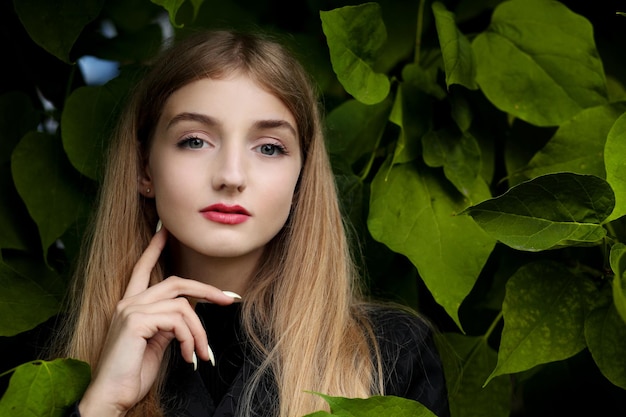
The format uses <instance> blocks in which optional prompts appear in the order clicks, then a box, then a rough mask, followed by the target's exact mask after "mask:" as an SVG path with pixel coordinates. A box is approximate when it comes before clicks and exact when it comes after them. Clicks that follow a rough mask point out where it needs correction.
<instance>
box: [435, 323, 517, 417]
mask: <svg viewBox="0 0 626 417" xmlns="http://www.w3.org/2000/svg"><path fill="white" fill-rule="evenodd" d="M438 339H441V341H439V340H438V343H437V346H438V350H439V352H440V355H441V356H442V362H443V366H444V372H445V375H446V385H447V387H448V399H449V402H450V414H451V415H453V416H455V417H473V416H489V417H508V416H509V413H510V398H511V380H510V378H507V377H504V376H502V377H497V378H494V379H493V380H492V381H491V383H490V384H489V385H488V386H486V387H482V385H483V383H484V382H485V380H486V379H487V377H488V376H489V374H490V373H491V371H492V370H493V369H494V367H495V366H496V362H497V360H498V356H497V353H496V352H495V351H494V350H493V349H492V348H491V347H489V345H488V344H487V343H486V340H485V338H483V337H473V336H464V335H461V334H458V333H444V334H442V335H440V336H438Z"/></svg>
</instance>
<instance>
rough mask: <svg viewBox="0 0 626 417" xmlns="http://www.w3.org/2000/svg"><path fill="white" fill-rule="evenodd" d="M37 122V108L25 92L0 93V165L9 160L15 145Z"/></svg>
mask: <svg viewBox="0 0 626 417" xmlns="http://www.w3.org/2000/svg"><path fill="white" fill-rule="evenodd" d="M38 122H39V115H38V113H37V110H36V109H35V107H34V106H33V103H32V101H31V100H30V98H29V97H28V96H27V95H26V94H24V93H21V92H17V91H15V92H10V93H6V94H2V95H0V165H2V164H3V163H5V162H9V161H10V160H11V152H13V148H15V145H17V143H18V142H19V141H20V139H21V138H22V136H24V135H25V134H26V132H28V131H29V130H33V129H35V128H36V127H37V123H38Z"/></svg>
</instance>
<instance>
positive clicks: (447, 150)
mask: <svg viewBox="0 0 626 417" xmlns="http://www.w3.org/2000/svg"><path fill="white" fill-rule="evenodd" d="M422 147H423V149H424V162H426V164H427V165H428V166H430V167H443V172H444V174H445V176H446V178H447V179H448V180H450V182H451V183H452V184H454V186H455V187H456V189H457V190H459V192H460V193H461V194H463V195H464V196H467V197H469V196H470V193H471V191H472V188H473V186H474V183H475V182H476V180H477V179H478V176H479V175H480V169H481V156H480V148H479V147H478V142H477V141H476V139H475V138H474V137H473V136H472V135H471V134H470V133H469V132H459V131H458V130H457V129H456V128H455V129H442V130H439V131H433V132H430V133H428V134H426V135H424V137H423V138H422Z"/></svg>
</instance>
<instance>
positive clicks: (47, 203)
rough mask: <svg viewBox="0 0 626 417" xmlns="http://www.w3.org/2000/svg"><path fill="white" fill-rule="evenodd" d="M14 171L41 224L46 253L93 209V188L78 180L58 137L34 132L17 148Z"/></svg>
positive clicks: (25, 198) (16, 179)
mask: <svg viewBox="0 0 626 417" xmlns="http://www.w3.org/2000/svg"><path fill="white" fill-rule="evenodd" d="M11 171H12V173H13V179H14V181H15V186H16V188H17V191H18V193H19V194H20V196H21V197H22V200H24V203H26V207H27V208H28V212H29V213H30V216H31V217H32V218H33V220H35V223H37V227H38V229H39V237H40V239H41V245H42V249H43V251H44V253H45V252H46V250H47V249H48V247H49V246H50V245H52V243H54V241H55V240H56V239H57V238H58V237H59V236H61V235H62V234H63V233H64V232H65V230H66V229H67V228H68V227H69V226H70V225H71V224H72V223H74V222H75V221H76V220H77V219H78V218H80V217H81V216H84V215H86V213H87V210H88V209H89V203H88V200H89V199H90V197H89V195H88V194H87V195H86V193H87V192H88V191H89V190H86V189H85V186H84V184H80V183H79V182H78V178H77V177H76V174H75V171H74V170H73V169H72V167H71V166H70V164H69V163H68V161H67V159H66V156H65V154H64V153H63V149H62V147H61V144H60V143H58V141H57V140H56V138H55V137H53V136H49V135H46V134H43V133H37V132H31V133H29V134H27V135H26V136H24V138H22V140H21V141H20V143H19V144H18V145H17V147H16V148H15V151H14V152H13V156H12V159H11Z"/></svg>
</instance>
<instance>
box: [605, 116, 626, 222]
mask: <svg viewBox="0 0 626 417" xmlns="http://www.w3.org/2000/svg"><path fill="white" fill-rule="evenodd" d="M625 155H626V113H624V114H623V115H622V116H621V117H620V118H619V119H617V121H616V122H615V124H613V126H612V127H611V130H610V131H609V134H608V137H607V139H606V144H605V146H604V165H605V167H606V180H607V181H608V183H609V184H611V187H612V188H613V191H614V192H615V209H614V210H613V213H612V214H611V215H610V216H609V219H608V220H609V221H610V220H615V219H618V218H620V217H622V216H624V215H626V157H625Z"/></svg>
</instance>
